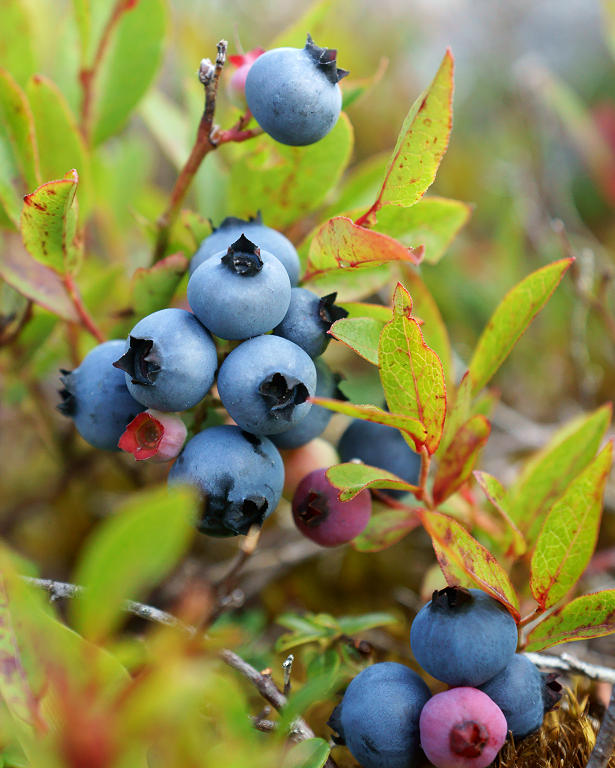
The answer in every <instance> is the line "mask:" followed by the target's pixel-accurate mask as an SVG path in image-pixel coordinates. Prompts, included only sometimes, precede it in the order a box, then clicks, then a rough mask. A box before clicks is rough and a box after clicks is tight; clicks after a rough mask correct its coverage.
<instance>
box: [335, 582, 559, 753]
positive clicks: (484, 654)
mask: <svg viewBox="0 0 615 768" xmlns="http://www.w3.org/2000/svg"><path fill="white" fill-rule="evenodd" d="M410 645H411V647H412V652H413V654H414V656H415V658H416V660H417V662H418V663H419V664H420V665H421V666H422V667H423V669H424V670H425V671H426V672H428V673H429V674H430V675H431V676H432V677H434V678H435V679H436V680H439V681H441V682H443V683H446V684H447V685H449V686H450V688H449V689H448V690H446V691H443V692H442V693H437V694H435V695H434V696H432V695H431V693H430V691H429V688H428V687H427V685H426V684H425V682H424V681H423V679H422V678H421V677H420V676H419V675H418V674H417V673H416V672H414V671H413V670H411V669H409V668H408V667H406V666H404V665H403V664H397V663H394V662H383V663H379V664H374V665H372V666H371V667H367V668H366V669H364V670H363V671H362V672H361V673H360V674H358V675H357V677H355V678H354V679H353V680H352V682H351V683H350V685H349V686H348V688H347V689H346V692H345V694H344V697H343V699H342V701H341V703H340V704H339V705H338V706H337V707H336V708H335V709H334V711H333V714H332V715H331V718H330V720H329V725H330V726H331V727H332V728H333V730H334V731H335V732H336V733H337V734H338V737H337V738H336V741H337V742H338V743H340V744H345V745H346V746H347V747H348V748H349V749H350V752H351V753H352V755H353V756H354V757H355V758H356V760H358V762H359V763H360V764H361V765H362V766H363V768H414V766H418V765H421V764H422V760H423V758H422V755H421V750H422V752H423V753H424V754H425V755H426V757H427V758H428V760H429V761H430V762H431V763H432V764H433V765H434V766H436V768H485V766H488V765H489V764H490V763H491V762H492V761H493V760H494V758H495V757H496V755H497V753H498V752H499V750H500V749H501V748H502V746H503V744H504V742H505V740H506V738H507V735H508V734H511V736H512V737H513V738H514V739H515V740H520V739H523V738H524V737H525V736H527V735H529V734H530V733H533V732H535V731H537V730H538V729H539V728H540V726H541V725H542V721H543V718H544V714H545V712H547V711H548V710H549V709H551V708H552V707H553V706H554V705H555V704H556V703H557V702H558V701H559V698H560V696H561V686H560V685H559V684H558V683H557V682H556V681H555V676H554V675H546V674H543V673H541V672H540V671H539V670H538V668H537V667H536V666H535V665H534V664H533V663H532V662H531V661H530V660H529V659H528V658H527V657H526V656H523V655H522V654H517V653H515V650H516V648H517V626H516V623H515V620H514V619H513V617H512V616H511V615H510V613H509V612H508V611H507V610H506V608H505V607H504V606H503V605H501V604H500V603H499V602H498V601H497V600H495V599H494V598H492V597H490V596H489V595H487V594H486V593H485V592H482V591H481V590H479V589H465V588H463V587H446V588H445V589H442V590H439V591H435V592H434V593H433V596H432V599H431V600H430V602H428V603H427V604H426V605H425V606H423V608H421V610H420V611H419V613H418V614H417V615H416V617H415V619H414V621H413V623H412V627H411V631H410Z"/></svg>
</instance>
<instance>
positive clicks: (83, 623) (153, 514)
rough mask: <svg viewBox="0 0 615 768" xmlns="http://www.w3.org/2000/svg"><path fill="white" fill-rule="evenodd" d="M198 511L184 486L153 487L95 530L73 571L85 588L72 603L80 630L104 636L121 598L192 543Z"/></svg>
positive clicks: (148, 583)
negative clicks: (80, 595)
mask: <svg viewBox="0 0 615 768" xmlns="http://www.w3.org/2000/svg"><path fill="white" fill-rule="evenodd" d="M196 512H197V500H196V498H195V496H194V494H193V493H192V492H188V490H187V489H183V488H169V489H167V488H166V487H164V488H154V489H152V490H148V491H144V492H141V493H138V494H134V495H133V496H132V497H131V499H130V500H129V501H127V502H125V503H124V504H122V505H121V506H120V508H119V509H118V510H117V512H116V514H115V515H114V516H113V517H112V518H111V519H109V520H107V521H106V522H105V523H104V524H103V525H101V526H100V527H99V528H98V529H97V530H96V531H95V532H94V534H93V535H92V536H91V538H90V539H89V540H88V542H87V543H86V545H85V548H84V550H83V551H82V553H81V557H80V560H79V563H78V565H77V568H76V571H75V581H76V582H77V583H79V584H83V586H84V588H85V589H84V592H83V596H82V597H80V599H79V600H76V601H75V602H74V603H72V605H71V608H72V615H73V618H74V621H75V624H76V626H77V628H78V629H79V631H80V632H82V634H84V635H85V636H87V637H89V638H91V639H93V640H95V641H101V640H103V639H104V638H105V637H107V636H108V635H109V634H111V633H112V632H113V631H114V630H115V629H116V627H117V626H118V624H119V623H120V619H121V610H122V605H123V603H124V601H125V600H127V599H138V598H139V596H140V595H141V594H143V593H144V592H146V591H147V590H148V589H150V588H151V587H153V586H154V585H156V584H157V583H158V582H160V580H161V579H163V578H164V576H165V575H166V574H167V573H168V572H169V571H170V570H171V569H172V568H173V567H174V566H175V565H176V564H177V562H178V560H179V558H180V557H181V556H182V555H183V554H184V552H185V551H186V548H187V547H188V544H189V543H190V539H191V538H192V533H193V525H194V521H195V519H196V516H197V515H196Z"/></svg>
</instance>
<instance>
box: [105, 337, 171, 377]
mask: <svg viewBox="0 0 615 768" xmlns="http://www.w3.org/2000/svg"><path fill="white" fill-rule="evenodd" d="M153 346H154V342H153V341H152V339H137V338H135V337H134V336H130V337H129V347H128V349H127V350H126V352H125V353H124V354H123V355H122V356H121V357H120V359H119V360H116V361H115V362H114V363H113V367H114V368H119V370H120V371H124V373H127V374H128V375H129V376H130V378H131V380H132V383H133V384H144V385H145V386H147V387H149V386H151V385H152V384H153V383H154V381H155V380H156V376H157V375H158V374H159V373H160V365H159V364H158V362H157V361H156V359H155V357H153V356H152V347H153Z"/></svg>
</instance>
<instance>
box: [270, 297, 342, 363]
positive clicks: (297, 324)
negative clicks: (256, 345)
mask: <svg viewBox="0 0 615 768" xmlns="http://www.w3.org/2000/svg"><path fill="white" fill-rule="evenodd" d="M336 297H337V293H329V294H328V295H327V296H323V297H322V298H320V296H317V295H316V294H315V293H314V292H313V291H308V289H307V288H293V289H292V291H291V294H290V304H289V306H288V310H287V311H286V314H285V315H284V319H283V320H282V322H281V323H280V324H279V325H278V326H277V328H275V329H274V331H273V332H274V333H275V334H276V335H277V336H282V338H284V339H288V340H289V341H294V342H295V344H298V345H299V346H300V347H301V349H305V351H306V352H307V353H308V355H309V356H310V357H318V356H319V355H322V353H323V352H324V351H325V349H326V348H327V346H328V344H329V342H330V341H331V337H330V336H329V335H328V333H327V331H328V330H329V328H331V326H332V325H333V323H334V322H335V321H336V320H339V319H340V318H342V317H346V316H347V315H348V312H346V310H345V309H342V307H338V306H337V305H336V304H335V303H334V302H335V299H336Z"/></svg>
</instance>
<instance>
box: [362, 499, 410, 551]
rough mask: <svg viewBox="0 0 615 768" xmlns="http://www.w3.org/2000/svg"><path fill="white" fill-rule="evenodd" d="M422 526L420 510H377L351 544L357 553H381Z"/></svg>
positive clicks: (407, 508)
mask: <svg viewBox="0 0 615 768" xmlns="http://www.w3.org/2000/svg"><path fill="white" fill-rule="evenodd" d="M420 524H421V518H420V516H419V513H418V510H416V509H410V508H409V507H405V508H404V509H391V508H389V507H381V509H380V511H376V510H375V509H374V510H373V512H372V516H371V518H370V520H369V523H368V524H367V526H366V527H365V528H364V530H363V531H362V533H360V534H359V535H358V536H357V537H356V538H355V539H353V540H352V541H351V542H350V544H351V546H352V548H353V549H356V551H357V552H381V551H382V550H383V549H388V548H389V547H392V546H393V545H394V544H397V542H398V541H401V540H402V539H403V538H404V537H405V536H407V535H408V534H409V533H410V531H413V530H414V529H415V528H417V527H418V526H419V525H420Z"/></svg>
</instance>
